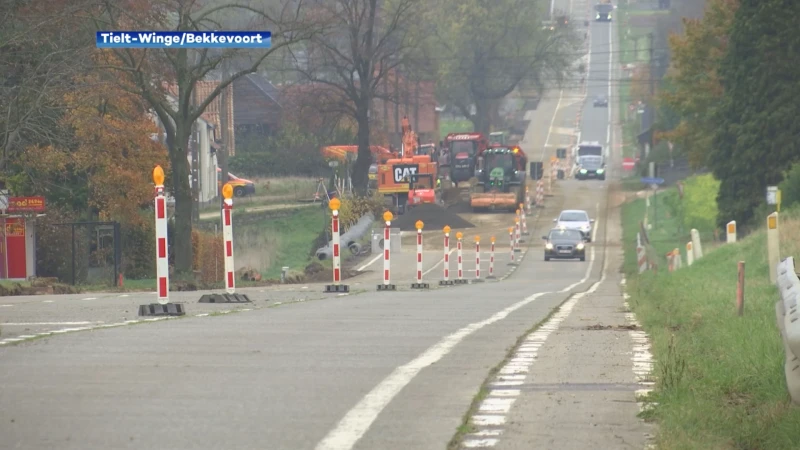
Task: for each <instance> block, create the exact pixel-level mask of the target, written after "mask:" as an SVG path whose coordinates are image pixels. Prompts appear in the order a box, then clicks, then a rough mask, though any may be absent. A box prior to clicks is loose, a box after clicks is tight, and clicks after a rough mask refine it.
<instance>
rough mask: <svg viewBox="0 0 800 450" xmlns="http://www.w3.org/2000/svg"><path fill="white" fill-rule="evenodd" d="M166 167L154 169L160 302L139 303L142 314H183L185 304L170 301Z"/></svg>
mask: <svg viewBox="0 0 800 450" xmlns="http://www.w3.org/2000/svg"><path fill="white" fill-rule="evenodd" d="M165 178H166V177H165V175H164V169H162V168H161V166H156V167H155V168H154V169H153V184H155V193H154V203H155V205H154V206H155V228H156V229H155V231H156V296H157V299H158V303H150V304H149V305H139V315H140V316H182V315H184V314H186V313H185V311H184V309H183V305H182V304H180V303H170V302H169V243H168V242H167V197H166V194H165V192H164V179H165Z"/></svg>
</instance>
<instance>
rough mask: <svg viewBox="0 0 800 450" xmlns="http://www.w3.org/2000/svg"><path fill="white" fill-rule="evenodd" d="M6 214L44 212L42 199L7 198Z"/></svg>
mask: <svg viewBox="0 0 800 450" xmlns="http://www.w3.org/2000/svg"><path fill="white" fill-rule="evenodd" d="M8 212H12V213H15V212H17V213H18V212H44V197H9V198H8Z"/></svg>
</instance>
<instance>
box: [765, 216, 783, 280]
mask: <svg viewBox="0 0 800 450" xmlns="http://www.w3.org/2000/svg"><path fill="white" fill-rule="evenodd" d="M780 259H781V249H780V234H779V228H778V213H777V212H774V213H772V214H770V215H768V216H767V260H768V261H769V281H770V283H775V282H776V281H777V267H778V263H779V262H780Z"/></svg>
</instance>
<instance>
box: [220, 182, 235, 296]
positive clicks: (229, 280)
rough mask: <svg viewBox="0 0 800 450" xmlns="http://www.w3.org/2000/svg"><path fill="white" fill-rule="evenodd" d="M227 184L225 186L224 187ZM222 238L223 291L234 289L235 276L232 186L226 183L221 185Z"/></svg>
mask: <svg viewBox="0 0 800 450" xmlns="http://www.w3.org/2000/svg"><path fill="white" fill-rule="evenodd" d="M226 186H227V187H226ZM222 197H223V198H224V200H223V201H222V239H224V241H225V292H227V293H228V294H233V293H234V292H235V291H236V276H235V274H234V271H235V270H236V269H235V265H234V264H233V224H232V223H231V222H232V220H233V217H232V216H233V187H232V186H231V185H230V184H228V183H226V184H225V186H223V187H222Z"/></svg>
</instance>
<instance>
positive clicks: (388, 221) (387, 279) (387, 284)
mask: <svg viewBox="0 0 800 450" xmlns="http://www.w3.org/2000/svg"><path fill="white" fill-rule="evenodd" d="M392 218H393V216H392V213H391V212H389V211H386V212H385V213H383V220H384V223H385V226H384V227H383V284H379V285H378V290H379V291H395V290H397V286H395V285H394V284H392V283H391V274H390V269H391V265H390V262H389V256H390V249H391V248H392V246H391V242H390V234H391V233H390V227H391V226H392Z"/></svg>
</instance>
